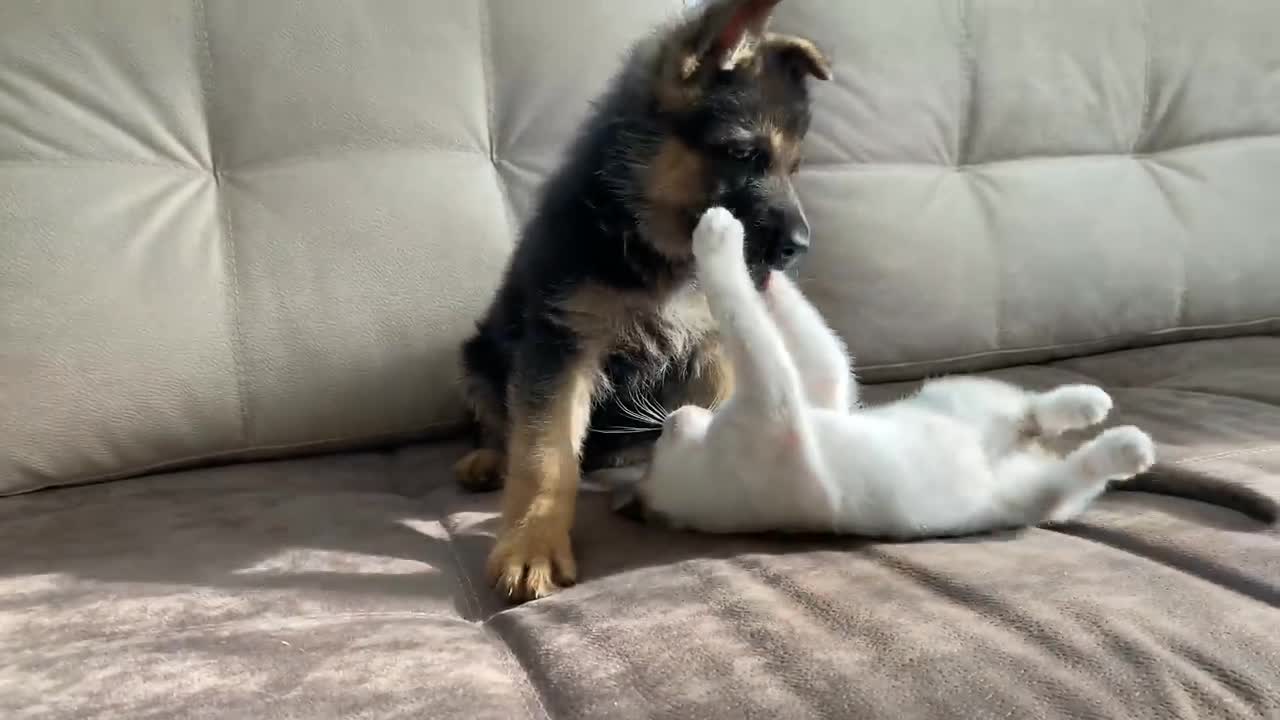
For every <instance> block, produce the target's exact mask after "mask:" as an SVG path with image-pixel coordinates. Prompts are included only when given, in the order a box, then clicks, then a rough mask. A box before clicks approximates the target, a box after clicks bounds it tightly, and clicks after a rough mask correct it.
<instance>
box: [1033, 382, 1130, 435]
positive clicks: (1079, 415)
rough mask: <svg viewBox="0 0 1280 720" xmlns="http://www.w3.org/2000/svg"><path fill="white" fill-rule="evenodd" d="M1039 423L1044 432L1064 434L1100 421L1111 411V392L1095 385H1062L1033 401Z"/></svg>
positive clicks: (1047, 433) (1037, 423)
mask: <svg viewBox="0 0 1280 720" xmlns="http://www.w3.org/2000/svg"><path fill="white" fill-rule="evenodd" d="M1034 403H1035V405H1034V407H1033V410H1032V411H1033V412H1034V413H1035V418H1036V425H1037V426H1038V427H1039V429H1040V432H1041V433H1043V434H1045V435H1061V434H1062V433H1064V432H1067V431H1069V430H1082V429H1084V428H1087V427H1092V426H1094V425H1097V424H1098V423H1100V422H1102V421H1103V420H1105V419H1106V417H1107V414H1108V413H1110V412H1111V405H1112V403H1111V396H1110V395H1108V394H1107V392H1106V391H1105V390H1103V389H1102V388H1100V387H1098V386H1096V385H1063V386H1061V387H1057V388H1054V389H1053V390H1050V391H1048V392H1046V393H1042V394H1041V395H1040V396H1039V397H1037V398H1036V399H1035V401H1034Z"/></svg>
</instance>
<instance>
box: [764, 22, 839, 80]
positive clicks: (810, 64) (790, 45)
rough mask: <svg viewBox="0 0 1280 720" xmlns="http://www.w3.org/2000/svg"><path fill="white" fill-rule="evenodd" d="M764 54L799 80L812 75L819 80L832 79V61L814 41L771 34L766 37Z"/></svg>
mask: <svg viewBox="0 0 1280 720" xmlns="http://www.w3.org/2000/svg"><path fill="white" fill-rule="evenodd" d="M764 52H765V53H766V54H767V55H768V56H769V57H771V58H773V59H775V60H777V61H778V62H779V63H780V64H782V65H783V66H785V67H788V68H791V69H792V70H793V72H795V74H796V76H797V77H799V78H803V77H804V76H806V75H811V76H813V77H815V78H817V79H819V80H830V79H831V61H830V60H828V59H827V56H826V55H824V54H823V52H822V51H821V50H819V49H818V46H817V45H815V44H813V41H812V40H806V39H805V38H802V37H796V36H794V35H778V34H775V33H769V34H768V35H766V36H765V42H764Z"/></svg>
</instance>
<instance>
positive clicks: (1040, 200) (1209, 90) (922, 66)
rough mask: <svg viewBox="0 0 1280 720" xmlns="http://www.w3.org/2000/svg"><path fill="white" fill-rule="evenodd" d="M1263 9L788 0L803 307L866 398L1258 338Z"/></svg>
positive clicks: (1270, 160)
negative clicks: (801, 117)
mask: <svg viewBox="0 0 1280 720" xmlns="http://www.w3.org/2000/svg"><path fill="white" fill-rule="evenodd" d="M1278 24H1280V4H1277V3H1274V2H1256V1H1254V0H1230V2H1226V3H1221V2H1214V1H1211V0H1177V1H1176V2H1157V3H1153V2H1139V1H1138V0H1123V1H1117V0H1084V1H1077V2H1058V3H1052V2H1031V3H1027V2H998V1H987V0H978V1H972V2H969V1H967V2H943V3H924V4H918V3H888V2H849V1H848V0H806V1H804V2H787V3H783V4H782V5H781V6H780V7H779V16H778V28H779V29H782V30H788V31H794V32H800V33H806V34H809V35H811V36H813V37H814V38H815V39H816V40H817V41H818V42H819V44H820V45H822V46H824V47H826V48H829V49H830V51H831V54H832V56H833V57H832V59H833V62H834V68H835V80H834V82H832V83H822V84H818V86H817V88H816V91H817V98H818V108H819V110H818V112H817V114H816V115H815V117H814V127H813V132H812V133H811V137H810V139H809V143H808V150H807V154H808V156H809V161H810V162H809V164H808V165H807V168H806V169H805V170H804V171H803V172H802V175H801V181H800V185H801V194H802V196H803V198H804V202H805V207H806V210H807V211H808V214H809V217H810V220H811V222H812V224H813V227H814V233H815V236H816V238H817V242H816V243H815V245H814V250H813V252H812V253H811V255H810V257H809V258H808V259H807V260H806V261H805V264H804V265H803V266H802V268H801V271H800V272H801V275H802V278H803V280H804V283H805V286H806V290H807V291H808V292H809V293H810V295H811V296H812V297H813V298H814V299H815V300H816V301H817V302H818V304H819V305H820V306H821V307H822V308H823V310H824V312H826V313H827V315H828V317H829V318H830V319H831V320H832V322H833V323H834V325H835V327H836V328H837V329H838V330H839V331H840V332H841V333H842V334H843V335H844V336H845V337H846V339H847V340H848V341H849V344H850V345H851V347H852V348H853V349H854V351H855V352H856V353H857V354H858V356H859V358H860V361H861V364H862V366H863V374H864V377H865V378H866V379H868V380H874V381H883V380H899V379H916V378H919V377H922V376H924V375H925V374H936V373H939V372H943V371H962V370H976V369H989V368H995V367H1001V366H1008V365H1014V364H1019V363H1027V362H1040V361H1044V360H1049V359H1055V358H1062V357H1068V356H1076V355H1082V354H1088V353H1096V352H1101V351H1106V350H1113V349H1117V348H1122V347H1130V346H1134V345H1138V344H1154V343H1162V342H1170V341H1174V340H1182V339H1188V338H1197V337H1214V336H1220V335H1223V334H1237V335H1238V334H1246V333H1250V332H1253V333H1259V332H1269V331H1270V332H1274V331H1276V330H1278V329H1280V283H1276V282H1275V281H1274V278H1276V277H1277V276H1280V215H1278V214H1277V213H1278V212H1280V211H1278V209H1277V205H1276V203H1275V202H1274V193H1273V192H1272V190H1271V188H1273V187H1275V186H1276V185H1277V184H1278V183H1280V81H1277V78H1278V77H1280V76H1278V75H1277V72H1278V71H1277V68H1278V67H1280V44H1277V43H1276V42H1274V40H1273V38H1272V36H1271V34H1270V28H1273V27H1276V26H1277V25H1278Z"/></svg>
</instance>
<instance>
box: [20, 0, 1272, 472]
mask: <svg viewBox="0 0 1280 720" xmlns="http://www.w3.org/2000/svg"><path fill="white" fill-rule="evenodd" d="M681 4H682V3H681V2H680V0H667V1H665V2H654V1H647V2H633V1H631V0H606V1H595V2H586V1H584V0H579V1H577V2H574V1H572V0H556V1H551V0H540V1H539V2H528V1H527V0H476V1H475V2H459V1H458V0H413V1H412V2H410V1H408V0H404V1H397V2H378V3H340V2H328V3H296V2H285V1H284V0H270V1H267V2H253V3H249V2H241V3H213V2H206V1H204V0H193V1H192V2H176V1H174V0H131V2H128V3H112V4H104V3H75V2H67V3H47V2H37V1H36V0H8V1H7V2H4V3H0V492H18V491H22V490H28V489H33V488H36V487H41V486H49V485H58V484H68V483H76V482H85V481H91V480H97V479H105V478H110V477H120V476H126V475H131V474H137V473H141V472H145V471H147V470H150V469H155V468H159V467H165V466H171V465H174V464H181V463H186V462H196V461H202V460H208V459H215V458H224V457H242V456H254V455H274V454H284V453H287V452H292V451H298V450H302V449H314V448H320V447H326V446H342V445H351V444H355V443H362V442H372V441H377V440H386V439H393V438H396V437H401V436H412V435H416V434H420V433H423V432H428V431H430V430H432V429H442V428H452V427H456V425H457V423H459V421H461V419H462V418H463V411H462V405H461V402H460V399H459V395H458V391H457V384H456V377H457V371H456V360H455V358H456V350H457V345H458V342H459V341H460V340H461V339H462V337H463V336H464V335H465V334H466V333H467V332H468V331H469V329H470V328H471V324H472V322H473V320H474V318H475V317H476V315H477V314H478V313H479V311H480V310H481V308H482V306H483V305H484V304H485V302H486V301H487V299H488V295H489V293H490V292H491V291H492V289H493V288H494V287H495V285H496V282H497V278H498V275H499V273H500V271H501V269H502V266H503V264H504V262H505V260H506V257H507V254H508V253H509V251H510V249H511V246H512V242H513V239H514V237H515V228H516V227H517V226H518V224H519V222H520V220H521V219H522V218H523V217H525V216H526V214H527V212H528V210H529V206H530V203H531V200H532V196H533V193H534V191H535V189H536V187H537V185H538V182H539V180H540V179H541V178H542V177H543V176H544V175H545V174H546V172H547V171H548V170H549V169H550V168H551V167H552V166H553V165H554V164H555V163H556V162H557V158H558V154H559V151H560V149H561V148H562V147H563V145H564V144H565V142H567V140H568V138H569V136H570V134H571V133H572V132H573V130H574V125H575V123H576V122H577V120H578V118H579V117H580V116H581V114H582V112H583V111H584V110H585V108H586V106H587V103H588V102H589V100H590V99H591V98H592V97H593V96H594V95H595V94H596V93H597V92H598V91H599V89H600V88H602V87H603V85H604V84H605V82H606V81H607V79H608V77H609V76H610V74H611V73H612V72H613V71H614V69H615V67H616V65H617V61H618V58H619V56H620V53H621V51H622V49H623V48H624V47H625V46H626V45H628V44H629V43H630V42H631V41H632V40H633V39H634V38H635V37H637V36H638V35H639V34H640V33H642V32H645V28H647V27H649V26H652V25H654V24H655V23H657V22H658V21H659V20H660V19H662V18H664V17H666V16H668V15H669V14H670V13H671V12H673V11H674V10H675V9H676V8H677V7H678V6H680V5H681ZM778 27H779V29H786V30H792V31H796V32H801V33H803V34H807V35H811V36H813V37H815V38H816V39H818V40H819V41H820V42H821V43H822V44H823V45H824V46H825V47H826V48H827V49H828V50H829V51H830V53H831V55H832V57H833V59H834V60H835V69H836V75H837V79H836V82H834V83H831V84H829V85H824V86H820V87H819V88H818V92H819V96H818V97H819V108H818V116H817V121H816V127H815V130H814V132H813V136H812V138H811V140H810V142H809V149H808V154H809V156H810V158H811V161H812V162H811V164H810V165H809V167H808V168H807V169H806V170H805V171H804V173H803V176H802V178H801V186H802V187H801V189H802V192H803V195H804V201H805V203H806V206H807V209H808V212H809V215H810V218H811V220H812V222H813V225H814V226H815V230H816V231H817V234H818V240H817V247H816V249H815V251H814V253H813V255H812V257H811V258H810V259H809V260H808V261H807V262H806V264H805V266H804V269H803V271H802V274H803V276H804V279H805V282H806V286H807V288H808V290H809V291H810V293H811V294H812V295H813V296H814V297H815V298H816V299H817V300H818V301H819V303H820V304H821V305H822V306H823V307H824V309H825V310H826V312H827V313H828V315H829V316H830V317H831V318H832V320H833V321H834V323H835V324H836V326H837V327H838V329H839V330H840V331H841V332H843V333H844V334H845V335H846V336H847V337H848V339H849V340H850V344H851V345H852V347H853V349H854V350H855V351H856V352H857V354H858V356H859V358H860V360H861V361H862V364H863V366H864V376H865V377H866V378H868V379H872V380H876V379H893V378H900V377H917V376H920V375H922V374H924V373H927V372H936V371H939V370H944V369H968V368H972V367H982V366H992V365H995V364H1010V363H1015V362H1024V361H1029V360H1036V359H1041V358H1044V357H1049V356H1055V355H1063V354H1072V353H1080V352H1089V351H1094V350H1098V349H1103V348H1106V347H1111V346H1114V345H1119V344H1128V343H1135V342H1142V341H1150V340H1152V339H1153V338H1162V339H1166V340H1172V339H1178V338H1182V337H1192V336H1196V335H1200V334H1204V333H1210V332H1233V333H1240V332H1249V331H1262V330H1266V329H1271V330H1274V329H1276V327H1277V325H1276V321H1275V318H1276V317H1277V316H1280V283H1278V282H1276V281H1275V279H1276V278H1277V277H1280V235H1278V233H1280V207H1278V206H1277V203H1276V202H1275V197H1276V188H1277V187H1280V141H1278V140H1277V139H1276V138H1275V135H1276V134H1277V132H1280V76H1278V75H1277V71H1276V70H1275V68H1277V67H1280V43H1276V42H1275V41H1274V39H1273V37H1272V31H1273V29H1274V28H1276V27H1280V5H1277V4H1276V3H1274V2H1269V1H1268V0H1168V1H1166V2H1159V3H1156V2H1151V1H1150V0H1146V1H1139V0H1082V1H1078V2H1070V3H1067V2H1055V3H1048V2H1039V3H1027V2H1013V1H1003V2H995V1H983V0H969V1H965V2H955V3H889V2H881V1H880V0H788V1H787V2H785V3H783V6H782V10H781V12H780V16H779V21H778Z"/></svg>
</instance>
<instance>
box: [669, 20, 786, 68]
mask: <svg viewBox="0 0 1280 720" xmlns="http://www.w3.org/2000/svg"><path fill="white" fill-rule="evenodd" d="M779 2H781V0H712V1H711V2H709V3H708V4H707V7H706V8H705V9H704V10H703V11H702V12H701V14H700V15H699V16H698V17H697V18H696V19H694V20H693V22H692V25H691V26H690V32H689V34H688V36H687V37H688V38H689V40H688V42H687V43H686V44H685V47H684V48H683V52H684V57H683V58H682V59H681V63H680V74H681V79H682V80H684V81H686V82H687V81H690V80H693V79H694V77H695V76H699V75H703V76H706V74H708V73H710V72H711V70H710V69H712V68H714V70H733V69H734V68H736V67H738V66H739V65H741V64H743V63H745V62H747V61H749V60H751V59H753V58H754V57H755V54H756V50H757V49H758V48H759V46H760V43H761V42H762V41H763V40H764V36H765V27H766V26H767V25H768V24H769V19H770V18H771V17H772V16H773V9H774V8H775V7H776V6H777V5H778V3H779Z"/></svg>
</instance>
